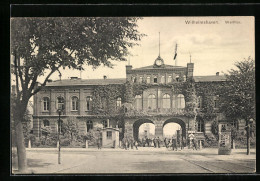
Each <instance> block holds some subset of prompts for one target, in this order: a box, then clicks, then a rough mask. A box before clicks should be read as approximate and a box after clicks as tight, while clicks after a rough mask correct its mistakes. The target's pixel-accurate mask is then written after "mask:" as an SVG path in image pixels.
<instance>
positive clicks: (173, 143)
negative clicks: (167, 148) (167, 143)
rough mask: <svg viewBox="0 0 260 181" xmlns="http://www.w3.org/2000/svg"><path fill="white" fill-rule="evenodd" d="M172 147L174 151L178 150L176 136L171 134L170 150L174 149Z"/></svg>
mask: <svg viewBox="0 0 260 181" xmlns="http://www.w3.org/2000/svg"><path fill="white" fill-rule="evenodd" d="M174 149H176V151H177V150H178V149H177V145H176V138H175V137H174V136H173V137H172V150H173V151H174Z"/></svg>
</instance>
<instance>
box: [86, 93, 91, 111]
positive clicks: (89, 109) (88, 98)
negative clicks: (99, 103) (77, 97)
mask: <svg viewBox="0 0 260 181" xmlns="http://www.w3.org/2000/svg"><path fill="white" fill-rule="evenodd" d="M86 103H87V111H91V110H92V97H91V96H87V99H86Z"/></svg>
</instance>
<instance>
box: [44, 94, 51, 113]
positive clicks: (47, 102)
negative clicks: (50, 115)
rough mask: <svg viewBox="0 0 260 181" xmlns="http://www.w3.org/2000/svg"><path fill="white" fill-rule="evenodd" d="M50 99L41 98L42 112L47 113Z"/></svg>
mask: <svg viewBox="0 0 260 181" xmlns="http://www.w3.org/2000/svg"><path fill="white" fill-rule="evenodd" d="M49 106H50V99H49V98H48V97H44V98H43V111H49Z"/></svg>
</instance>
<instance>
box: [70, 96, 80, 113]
mask: <svg viewBox="0 0 260 181" xmlns="http://www.w3.org/2000/svg"><path fill="white" fill-rule="evenodd" d="M71 110H72V111H77V110H79V99H78V98H77V97H76V96H74V97H72V98H71Z"/></svg>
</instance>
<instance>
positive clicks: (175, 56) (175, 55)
mask: <svg viewBox="0 0 260 181" xmlns="http://www.w3.org/2000/svg"><path fill="white" fill-rule="evenodd" d="M176 58H177V44H176V46H175V54H174V58H173V60H175V59H176Z"/></svg>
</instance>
